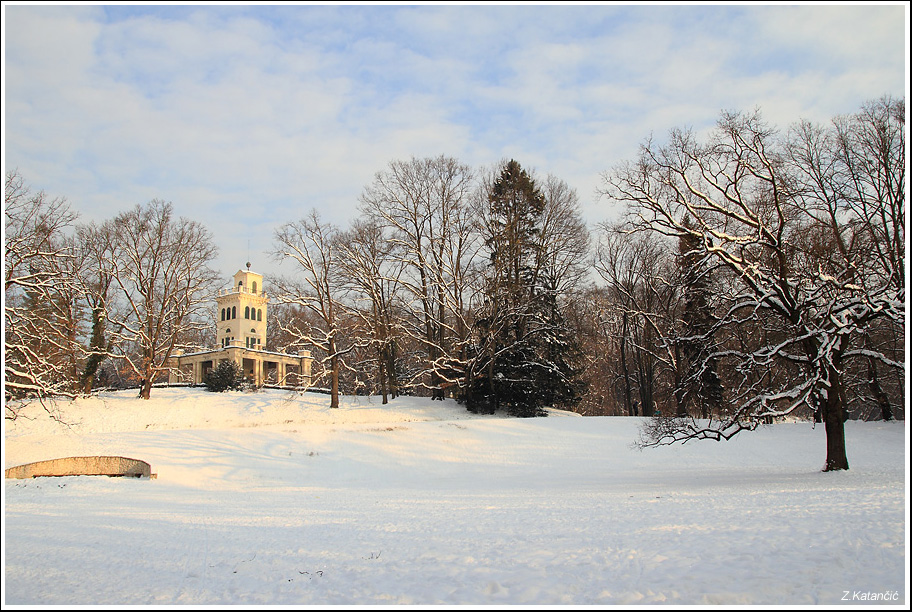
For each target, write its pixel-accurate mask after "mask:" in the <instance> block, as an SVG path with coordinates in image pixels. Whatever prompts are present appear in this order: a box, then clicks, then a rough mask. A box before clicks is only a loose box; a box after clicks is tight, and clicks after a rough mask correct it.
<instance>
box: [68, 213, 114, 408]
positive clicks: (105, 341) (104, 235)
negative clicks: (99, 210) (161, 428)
mask: <svg viewBox="0 0 912 612" xmlns="http://www.w3.org/2000/svg"><path fill="white" fill-rule="evenodd" d="M112 229H113V228H112V225H111V224H107V225H104V226H97V225H95V224H88V225H84V226H81V227H79V228H77V234H76V244H77V256H78V263H77V273H76V278H77V281H78V286H79V288H80V292H81V294H82V300H83V301H84V303H85V305H86V308H87V309H88V310H89V312H90V317H91V330H90V332H89V342H88V347H87V350H86V353H87V354H86V359H85V363H84V365H83V369H82V371H81V372H80V374H79V383H80V387H81V390H82V392H83V393H89V392H90V391H91V390H92V385H93V383H94V381H95V378H96V375H97V374H98V371H99V368H100V367H101V364H102V363H103V362H104V361H105V359H107V358H109V357H113V356H114V355H113V353H112V352H111V349H112V345H111V338H110V337H109V336H108V334H107V333H106V331H105V330H106V329H107V326H108V316H109V314H108V311H109V308H110V307H111V289H112V286H113V282H114V276H113V269H112V265H111V262H112V261H113V258H114V251H115V244H116V242H115V236H114V234H113V233H112Z"/></svg>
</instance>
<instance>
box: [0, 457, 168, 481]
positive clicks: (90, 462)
mask: <svg viewBox="0 0 912 612" xmlns="http://www.w3.org/2000/svg"><path fill="white" fill-rule="evenodd" d="M39 476H132V477H134V478H142V477H145V478H154V477H155V475H154V474H152V467H151V466H150V465H149V464H148V463H146V462H145V461H140V460H139V459H130V458H128V457H98V456H96V457H64V458H62V459H50V460H48V461H36V462H35V463H26V464H25V465H19V466H16V467H11V468H9V469H8V470H6V478H37V477H39Z"/></svg>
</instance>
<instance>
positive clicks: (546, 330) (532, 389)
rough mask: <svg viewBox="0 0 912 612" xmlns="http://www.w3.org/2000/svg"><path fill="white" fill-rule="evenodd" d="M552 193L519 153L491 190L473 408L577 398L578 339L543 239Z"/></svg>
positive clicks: (529, 411)
mask: <svg viewBox="0 0 912 612" xmlns="http://www.w3.org/2000/svg"><path fill="white" fill-rule="evenodd" d="M545 206H546V202H545V198H544V197H543V196H542V194H541V192H540V191H539V189H538V187H537V186H536V184H535V181H534V180H533V179H532V178H531V177H530V176H529V174H528V173H527V172H526V171H525V170H523V169H522V167H521V166H520V165H519V163H517V162H516V161H514V160H511V161H509V162H507V163H505V164H504V165H503V167H502V168H501V171H500V174H499V176H498V177H497V179H496V180H495V181H494V183H493V184H492V185H491V187H490V188H489V190H488V197H487V207H486V210H485V214H484V222H485V223H484V224H485V228H484V230H483V231H484V232H485V244H486V247H487V249H488V252H489V262H488V265H487V267H486V269H485V283H484V288H485V300H484V307H483V311H482V313H481V314H480V316H479V317H478V318H477V320H476V335H477V338H478V342H477V344H476V346H475V350H474V354H473V358H472V360H471V363H470V367H469V379H470V380H469V388H468V397H467V400H468V402H467V403H468V408H469V410H471V411H473V412H493V411H494V410H496V409H497V408H504V409H506V410H507V412H508V413H510V414H512V415H515V416H522V417H528V416H538V415H541V414H542V413H543V411H542V408H543V407H545V406H553V405H555V404H562V403H567V402H571V401H573V400H574V399H578V395H579V388H578V385H577V384H576V383H575V382H574V381H575V378H576V374H577V372H576V371H575V370H574V368H573V367H572V366H571V362H572V361H573V356H574V354H573V346H574V344H573V342H572V341H571V336H570V334H569V333H567V332H566V329H565V325H564V322H563V318H562V316H561V315H560V311H559V307H558V302H557V295H556V292H555V291H554V290H551V289H550V288H549V287H553V286H555V283H554V282H553V280H554V279H550V278H549V275H548V273H547V269H546V266H545V265H544V264H545V262H546V261H547V257H546V256H547V253H546V252H545V251H546V250H547V249H548V248H549V246H548V244H549V243H548V241H547V240H542V239H541V238H542V232H543V231H544V230H543V214H544V212H545Z"/></svg>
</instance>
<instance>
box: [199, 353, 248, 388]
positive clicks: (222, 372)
mask: <svg viewBox="0 0 912 612" xmlns="http://www.w3.org/2000/svg"><path fill="white" fill-rule="evenodd" d="M203 383H204V384H205V385H206V388H207V389H208V390H209V391H214V392H217V393H218V392H221V391H237V390H239V389H241V388H242V387H243V385H244V372H243V370H242V369H241V366H239V365H238V364H237V363H235V362H233V361H231V360H230V359H226V360H224V361H220V362H219V363H218V365H217V366H215V367H214V368H212V369H211V370H209V372H208V373H207V374H206V376H205V377H204V378H203Z"/></svg>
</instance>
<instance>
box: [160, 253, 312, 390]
mask: <svg viewBox="0 0 912 612" xmlns="http://www.w3.org/2000/svg"><path fill="white" fill-rule="evenodd" d="M215 302H216V317H215V318H216V322H217V323H216V324H217V325H218V328H217V333H216V339H217V341H218V343H219V348H217V349H214V350H209V351H201V352H196V353H181V354H177V355H175V356H173V357H172V358H171V364H170V366H171V369H170V372H169V377H168V382H170V383H172V384H173V383H179V382H189V383H191V384H194V385H197V384H202V383H203V382H204V380H205V376H206V374H208V373H209V371H210V370H211V369H212V368H214V367H215V366H216V365H218V363H219V362H220V361H225V360H230V361H233V362H235V363H237V364H238V365H239V366H241V370H242V371H243V372H244V378H246V379H247V380H248V381H249V382H251V383H253V384H254V385H255V386H257V387H261V386H263V385H276V386H282V387H286V386H290V387H308V386H310V382H311V378H310V368H311V364H312V363H313V358H312V357H311V354H310V351H302V352H301V353H299V354H298V355H289V354H287V353H277V352H273V351H269V350H266V349H267V346H266V309H267V308H268V306H269V297H268V296H267V295H266V292H265V291H264V290H263V276H262V275H261V274H257V273H256V272H251V271H250V264H249V263H248V264H247V270H238V271H237V272H236V273H235V275H234V280H233V282H232V284H231V286H230V287H228V288H226V289H221V290H219V292H218V295H216V297H215Z"/></svg>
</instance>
